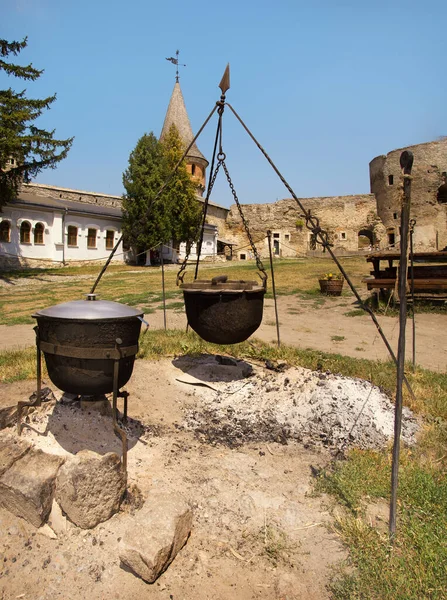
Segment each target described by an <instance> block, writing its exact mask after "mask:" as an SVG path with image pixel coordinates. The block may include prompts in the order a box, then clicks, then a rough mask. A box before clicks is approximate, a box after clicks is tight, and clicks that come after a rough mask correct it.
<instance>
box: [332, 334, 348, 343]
mask: <svg viewBox="0 0 447 600" xmlns="http://www.w3.org/2000/svg"><path fill="white" fill-rule="evenodd" d="M345 339H346V338H345V336H344V335H332V336H331V340H332V341H333V342H343V340H345Z"/></svg>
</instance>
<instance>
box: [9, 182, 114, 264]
mask: <svg viewBox="0 0 447 600" xmlns="http://www.w3.org/2000/svg"><path fill="white" fill-rule="evenodd" d="M30 187H31V186H30ZM120 235H121V209H120V208H114V207H109V206H102V205H96V204H87V203H84V202H75V201H72V200H66V199H62V198H55V197H52V196H50V195H43V194H41V193H40V194H36V193H32V192H30V191H24V192H22V193H20V194H19V197H18V198H17V199H16V200H14V201H13V202H10V203H8V204H7V205H6V206H4V207H3V212H2V213H0V266H3V267H4V268H8V267H9V268H14V267H18V266H23V265H26V266H30V267H37V266H44V265H45V264H46V265H51V263H56V264H57V263H59V264H65V263H67V262H73V261H89V260H103V261H104V260H106V259H107V258H108V256H109V255H110V252H111V250H112V248H113V247H114V246H115V244H116V243H117V241H118V239H119V237H120ZM124 258H125V256H124V254H123V248H122V245H121V244H120V247H118V249H117V252H116V255H115V257H114V260H117V261H123V260H124Z"/></svg>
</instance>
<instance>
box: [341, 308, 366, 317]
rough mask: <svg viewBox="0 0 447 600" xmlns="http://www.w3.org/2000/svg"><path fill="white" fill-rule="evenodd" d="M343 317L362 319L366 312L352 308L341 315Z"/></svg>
mask: <svg viewBox="0 0 447 600" xmlns="http://www.w3.org/2000/svg"><path fill="white" fill-rule="evenodd" d="M343 314H344V316H345V317H363V316H364V315H366V312H365V311H364V310H363V309H362V308H354V309H352V310H348V312H345V313H343Z"/></svg>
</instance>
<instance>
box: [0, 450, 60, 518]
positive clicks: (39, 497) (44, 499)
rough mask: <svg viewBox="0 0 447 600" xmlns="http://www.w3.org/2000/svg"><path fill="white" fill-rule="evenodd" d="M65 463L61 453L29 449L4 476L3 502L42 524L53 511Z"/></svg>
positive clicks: (1, 486)
mask: <svg viewBox="0 0 447 600" xmlns="http://www.w3.org/2000/svg"><path fill="white" fill-rule="evenodd" d="M63 462H64V459H63V458H62V457H61V456H54V455H52V454H46V453H45V452H42V451H41V450H28V452H26V454H25V455H24V456H23V457H22V458H20V459H19V460H16V461H15V462H14V463H13V464H12V466H11V467H10V468H9V469H8V470H7V471H5V473H3V475H2V476H1V478H0V504H2V506H4V507H5V508H6V509H7V510H9V511H10V512H12V513H13V514H15V515H17V516H18V517H22V518H23V519H25V520H26V521H29V522H30V523H31V524H32V525H34V526H35V527H40V526H41V525H42V524H43V523H44V522H45V521H46V519H47V517H48V515H49V513H50V510H51V504H52V501H53V494H54V481H55V479H56V475H57V472H58V470H59V468H60V466H61V465H62V463H63Z"/></svg>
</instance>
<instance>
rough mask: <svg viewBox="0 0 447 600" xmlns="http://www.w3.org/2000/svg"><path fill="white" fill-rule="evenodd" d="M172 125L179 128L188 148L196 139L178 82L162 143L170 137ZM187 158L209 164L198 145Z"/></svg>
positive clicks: (174, 90) (170, 103)
mask: <svg viewBox="0 0 447 600" xmlns="http://www.w3.org/2000/svg"><path fill="white" fill-rule="evenodd" d="M171 125H175V126H176V127H177V129H178V132H179V134H180V138H181V140H182V141H183V143H184V144H185V146H186V147H188V146H189V144H190V143H191V142H192V140H193V139H194V134H193V132H192V128H191V123H190V122H189V117H188V113H187V112H186V106H185V101H184V100H183V94H182V90H181V89H180V84H179V82H178V81H177V82H176V83H175V85H174V89H173V91H172V95H171V100H170V101H169V106H168V110H167V111H166V117H165V120H164V123H163V128H162V130H161V135H160V140H161V141H163V139H164V138H165V137H166V136H167V135H168V132H169V129H170V128H171ZM187 156H188V157H189V158H199V159H201V160H204V161H206V163H207V164H208V161H207V160H206V158H205V157H204V156H203V154H202V153H201V152H200V150H199V149H198V148H197V145H196V143H194V145H193V146H192V148H191V149H190V150H189V152H188V155H187Z"/></svg>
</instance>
